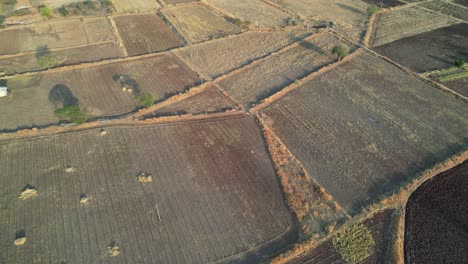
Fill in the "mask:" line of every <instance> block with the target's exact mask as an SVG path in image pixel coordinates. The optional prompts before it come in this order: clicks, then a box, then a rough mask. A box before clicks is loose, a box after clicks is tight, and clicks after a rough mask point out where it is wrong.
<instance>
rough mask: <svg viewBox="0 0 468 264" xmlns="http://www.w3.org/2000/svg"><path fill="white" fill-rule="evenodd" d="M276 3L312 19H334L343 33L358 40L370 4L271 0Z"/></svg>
mask: <svg viewBox="0 0 468 264" xmlns="http://www.w3.org/2000/svg"><path fill="white" fill-rule="evenodd" d="M271 2H274V3H276V4H279V5H281V6H282V7H284V8H286V9H288V10H290V11H291V12H293V13H297V14H301V15H303V16H305V17H308V18H309V19H312V20H317V21H333V23H334V27H335V29H336V30H337V31H338V32H340V33H341V34H343V35H345V36H347V37H349V38H351V39H352V40H354V41H357V40H358V39H359V38H360V37H361V35H362V33H363V31H364V29H365V24H366V21H367V13H366V12H367V11H366V10H367V7H368V6H369V5H368V4H366V3H364V2H362V1H355V0H337V1H333V2H330V1H329V0H271Z"/></svg>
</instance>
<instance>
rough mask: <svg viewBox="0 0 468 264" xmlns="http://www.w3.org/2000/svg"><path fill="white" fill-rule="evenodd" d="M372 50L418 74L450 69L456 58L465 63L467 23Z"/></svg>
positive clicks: (467, 56)
mask: <svg viewBox="0 0 468 264" xmlns="http://www.w3.org/2000/svg"><path fill="white" fill-rule="evenodd" d="M373 49H374V50H375V51H376V52H378V53H380V54H382V55H384V56H386V57H388V58H390V59H391V60H393V61H395V62H397V63H399V64H401V65H403V66H405V67H407V68H410V69H411V70H413V71H416V72H420V73H422V72H426V71H432V70H438V69H443V68H447V67H451V66H453V63H454V61H455V59H456V58H458V57H460V58H464V59H465V61H468V52H467V51H468V24H465V23H462V24H457V25H452V26H449V27H444V28H440V29H436V30H433V31H430V32H426V33H422V34H419V35H416V36H413V37H408V38H404V39H400V40H397V41H394V42H392V43H389V44H386V45H382V46H379V47H375V48H373Z"/></svg>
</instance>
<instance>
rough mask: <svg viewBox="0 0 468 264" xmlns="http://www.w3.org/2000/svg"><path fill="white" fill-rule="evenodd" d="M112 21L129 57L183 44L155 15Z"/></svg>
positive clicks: (135, 16)
mask: <svg viewBox="0 0 468 264" xmlns="http://www.w3.org/2000/svg"><path fill="white" fill-rule="evenodd" d="M114 21H115V24H116V26H117V30H118V31H119V34H120V36H121V37H122V40H123V43H124V45H125V48H126V49H127V52H128V54H129V55H139V54H144V53H151V52H155V51H162V50H167V49H171V48H175V47H180V46H182V45H183V44H184V43H183V41H182V40H181V39H179V38H178V37H177V36H176V34H175V33H174V32H173V31H172V29H171V28H170V27H169V26H168V25H166V23H165V22H164V21H163V20H162V18H160V17H159V16H157V15H153V14H146V15H128V16H118V17H114Z"/></svg>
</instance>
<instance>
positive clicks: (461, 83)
mask: <svg viewBox="0 0 468 264" xmlns="http://www.w3.org/2000/svg"><path fill="white" fill-rule="evenodd" d="M443 85H445V86H447V87H448V88H450V89H452V90H454V91H456V92H457V93H459V94H462V95H464V96H466V97H468V78H467V77H465V78H462V79H459V80H455V81H450V82H444V83H443Z"/></svg>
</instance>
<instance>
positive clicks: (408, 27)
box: [370, 6, 458, 47]
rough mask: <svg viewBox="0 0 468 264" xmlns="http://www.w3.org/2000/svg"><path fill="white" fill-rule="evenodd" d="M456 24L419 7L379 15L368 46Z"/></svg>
mask: <svg viewBox="0 0 468 264" xmlns="http://www.w3.org/2000/svg"><path fill="white" fill-rule="evenodd" d="M456 23H458V21H457V20H456V19H455V18H452V17H450V16H447V15H444V14H441V13H439V12H434V11H430V10H427V9H424V8H421V7H419V6H411V7H407V8H401V9H397V10H394V11H388V12H383V13H379V14H377V16H376V18H375V21H374V26H373V31H372V33H371V34H372V35H371V39H370V45H371V46H374V47H375V46H380V45H384V44H387V43H390V42H393V41H395V40H399V39H402V38H407V37H411V36H414V35H418V34H421V33H424V32H427V31H431V30H434V29H438V28H442V27H446V26H449V25H452V24H456Z"/></svg>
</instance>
